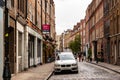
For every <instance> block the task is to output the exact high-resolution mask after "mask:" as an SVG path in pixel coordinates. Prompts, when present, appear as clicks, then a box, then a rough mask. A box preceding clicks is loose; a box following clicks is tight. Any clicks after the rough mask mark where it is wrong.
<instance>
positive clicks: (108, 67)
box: [89, 61, 120, 74]
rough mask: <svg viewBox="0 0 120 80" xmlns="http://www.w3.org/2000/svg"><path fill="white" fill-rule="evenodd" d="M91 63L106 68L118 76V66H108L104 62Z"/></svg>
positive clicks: (119, 67) (119, 69)
mask: <svg viewBox="0 0 120 80" xmlns="http://www.w3.org/2000/svg"><path fill="white" fill-rule="evenodd" d="M89 63H90V62H89ZM91 63H92V64H95V65H98V66H101V67H104V68H107V69H109V70H112V71H114V72H117V73H119V74H120V66H118V65H113V64H108V63H104V62H98V63H96V62H95V61H92V62H91Z"/></svg>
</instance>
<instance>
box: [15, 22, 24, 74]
mask: <svg viewBox="0 0 120 80" xmlns="http://www.w3.org/2000/svg"><path fill="white" fill-rule="evenodd" d="M19 32H20V33H22V51H21V52H22V53H21V56H18V46H19V45H18V39H19V38H18V37H19V36H18V35H19V34H18V33H19ZM16 39H17V42H16V45H17V48H16V73H18V72H19V61H18V60H19V59H20V57H21V66H20V67H21V68H22V70H23V68H24V55H25V54H24V26H23V25H21V24H20V23H19V22H17V31H16Z"/></svg>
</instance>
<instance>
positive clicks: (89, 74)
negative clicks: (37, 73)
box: [49, 62, 120, 80]
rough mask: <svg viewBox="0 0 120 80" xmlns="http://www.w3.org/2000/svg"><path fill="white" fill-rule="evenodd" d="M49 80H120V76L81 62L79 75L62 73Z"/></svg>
mask: <svg viewBox="0 0 120 80" xmlns="http://www.w3.org/2000/svg"><path fill="white" fill-rule="evenodd" d="M49 80H120V74H117V73H115V72H113V71H110V70H108V69H105V68H103V67H100V66H97V65H93V64H90V63H86V62H79V73H78V74H74V73H71V74H70V73H60V74H56V75H53V76H52V77H51V78H50V79H49Z"/></svg>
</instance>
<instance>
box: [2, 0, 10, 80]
mask: <svg viewBox="0 0 120 80" xmlns="http://www.w3.org/2000/svg"><path fill="white" fill-rule="evenodd" d="M4 12H5V20H4V25H5V27H4V28H5V29H4V39H5V40H4V43H5V62H4V70H3V80H11V72H10V66H9V32H10V27H9V25H8V8H7V0H5V11H4Z"/></svg>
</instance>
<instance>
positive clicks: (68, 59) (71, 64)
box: [54, 52, 78, 73]
mask: <svg viewBox="0 0 120 80" xmlns="http://www.w3.org/2000/svg"><path fill="white" fill-rule="evenodd" d="M64 70H70V71H72V72H76V73H78V63H77V61H76V59H75V57H74V55H73V53H72V52H61V53H59V54H58V56H57V57H56V60H55V66H54V72H55V73H56V72H61V71H64Z"/></svg>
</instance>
